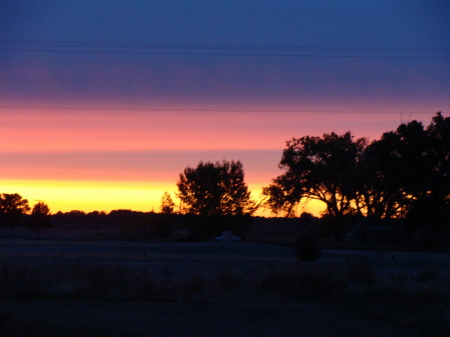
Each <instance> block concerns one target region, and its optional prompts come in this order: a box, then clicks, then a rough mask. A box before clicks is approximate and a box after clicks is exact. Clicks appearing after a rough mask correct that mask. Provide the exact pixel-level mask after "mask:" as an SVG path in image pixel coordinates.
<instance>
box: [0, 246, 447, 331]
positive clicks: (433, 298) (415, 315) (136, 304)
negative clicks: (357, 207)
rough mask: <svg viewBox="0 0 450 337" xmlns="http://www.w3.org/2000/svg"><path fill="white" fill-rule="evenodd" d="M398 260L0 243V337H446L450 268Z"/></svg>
mask: <svg viewBox="0 0 450 337" xmlns="http://www.w3.org/2000/svg"><path fill="white" fill-rule="evenodd" d="M393 254H395V256H394V258H391V255H386V257H385V258H383V259H380V258H378V259H377V256H376V255H375V253H374V252H372V251H356V252H355V251H354V252H349V251H323V252H322V256H321V258H320V259H319V261H317V262H314V263H300V262H297V261H296V260H295V258H294V255H293V251H292V249H291V248H286V247H280V246H275V245H267V244H258V243H225V244H224V243H213V242H204V243H146V242H121V241H97V242H83V241H81V242H80V241H71V240H65V241H62V240H44V239H40V240H36V239H23V238H22V239H21V238H15V239H8V238H2V239H0V299H1V304H2V305H1V309H0V334H1V335H2V336H8V335H11V336H14V335H17V336H20V335H25V334H26V335H28V336H33V334H32V333H34V332H33V331H41V332H42V333H41V334H39V335H46V336H56V335H58V334H57V331H59V332H61V331H64V329H66V330H67V331H68V333H67V334H66V333H64V335H66V336H173V333H174V330H173V329H175V330H177V329H178V330H177V331H178V334H181V335H183V336H188V335H189V333H186V329H191V330H190V331H192V334H191V335H192V336H194V335H196V336H198V335H216V336H221V335H222V336H229V335H230V334H231V335H242V336H244V335H246V336H247V335H253V334H254V333H253V332H256V331H259V333H258V335H260V336H275V335H277V336H278V335H284V336H299V335H300V336H302V335H303V336H315V335H321V336H327V335H328V336H352V335H353V336H357V335H358V336H359V335H361V334H364V335H365V336H404V335H405V334H406V333H407V335H412V336H413V335H424V336H447V335H448V333H449V332H450V319H449V318H450V317H449V315H450V310H449V307H448V303H449V302H450V290H449V289H450V287H449V286H450V275H449V270H448V265H450V264H449V263H450V256H449V255H448V254H427V253H404V252H403V253H402V252H393ZM212 312H216V313H217V315H212V314H211V313H212ZM87 313H90V314H87ZM105 313H108V314H107V315H106V316H105ZM194 313H195V314H194ZM108 315H109V316H108ZM114 315H117V316H114ZM110 316H112V317H116V318H114V319H112V320H111V321H112V322H114V324H112V325H111V324H109V323H107V321H106V318H105V317H110ZM74 317H84V319H83V320H81V321H80V319H75V318H74ZM261 318H263V319H262V320H261ZM261 321H263V322H264V323H261ZM170 322H171V323H170ZM169 326H170V327H169ZM221 327H222V330H221V332H220V333H218V332H217V331H216V333H213V332H214V331H215V330H216V329H221ZM369 327H370V328H369ZM368 328H369V329H368ZM21 329H25V330H21ZM27 329H28V330H27ZM61 329H62V330H61ZM171 329H172V330H171ZM252 329H253V331H252ZM363 330H364V331H366V330H367V331H369V332H367V331H366V332H363ZM20 331H22V332H23V331H28V332H27V333H25V334H24V333H21V332H20ZM52 331H56V332H55V333H54V334H52V333H53V332H52ZM149 331H153V334H149ZM195 331H197V332H198V333H199V334H195V333H194V332H195ZM239 331H241V332H239ZM158 333H159V334H158ZM368 333H369V334H368ZM59 335H61V334H59ZM36 336H37V335H36Z"/></svg>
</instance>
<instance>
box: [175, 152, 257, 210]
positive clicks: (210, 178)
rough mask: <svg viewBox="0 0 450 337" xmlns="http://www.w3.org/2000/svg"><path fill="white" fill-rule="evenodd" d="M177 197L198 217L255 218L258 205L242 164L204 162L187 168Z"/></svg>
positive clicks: (181, 179) (180, 180) (224, 161)
mask: <svg viewBox="0 0 450 337" xmlns="http://www.w3.org/2000/svg"><path fill="white" fill-rule="evenodd" d="M177 186H178V193H177V196H178V198H180V200H181V201H182V202H183V204H184V205H185V207H186V211H187V213H191V214H197V215H251V214H253V213H254V212H255V211H256V208H257V206H256V203H255V202H254V201H253V200H252V199H251V196H250V191H249V190H248V187H247V185H246V183H245V181H244V169H243V166H242V164H241V162H240V161H236V162H235V161H231V162H228V161H226V160H223V161H222V163H220V162H216V163H211V162H206V163H203V162H202V161H201V162H200V163H199V164H198V165H197V167H196V168H192V167H189V166H188V167H186V168H185V169H184V172H183V173H181V174H180V179H179V180H178V181H177Z"/></svg>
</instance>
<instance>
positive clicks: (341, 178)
mask: <svg viewBox="0 0 450 337" xmlns="http://www.w3.org/2000/svg"><path fill="white" fill-rule="evenodd" d="M449 156H450V117H443V115H442V113H440V112H439V113H437V114H436V115H435V116H434V117H433V118H432V120H431V123H430V124H429V125H428V126H426V127H425V126H423V124H422V123H421V122H418V121H415V120H413V121H410V122H408V123H402V124H400V125H399V126H398V128H397V129H396V130H395V131H389V132H385V133H383V135H382V136H381V138H380V139H378V140H374V141H369V140H368V139H366V138H358V139H355V137H354V136H353V135H352V134H351V132H346V133H344V134H342V135H338V134H336V133H334V132H332V133H326V134H324V135H322V136H304V137H301V138H293V139H291V140H289V141H287V142H286V148H285V149H284V150H283V153H282V158H281V161H280V163H279V167H280V169H281V170H282V171H283V173H282V174H280V175H279V176H277V177H276V178H274V179H273V180H272V182H271V183H270V184H269V185H268V186H266V187H263V191H262V201H260V202H259V203H258V202H256V201H255V199H253V198H252V196H251V193H250V191H249V189H248V185H247V184H246V182H245V175H244V169H243V165H242V163H241V162H240V161H231V162H229V161H226V160H223V161H222V162H215V163H212V162H202V161H201V162H199V164H198V165H197V166H196V167H190V166H188V167H186V168H185V169H184V171H183V172H182V173H181V174H180V175H179V179H178V180H177V183H176V184H177V187H178V191H177V192H176V194H175V195H176V197H177V198H178V199H179V200H180V208H179V212H178V213H180V214H186V215H198V216H213V217H216V218H217V217H236V216H238V217H248V216H251V215H253V214H254V213H255V211H256V210H257V209H258V208H260V207H262V208H266V209H269V210H270V211H271V212H272V213H273V214H274V215H283V216H286V217H292V216H295V212H294V210H295V209H296V206H297V205H298V204H299V203H301V202H303V201H307V200H312V199H314V200H319V201H321V202H322V203H324V205H325V211H324V212H323V214H322V217H323V218H328V219H329V220H330V222H332V223H333V227H334V229H335V236H336V239H338V240H340V239H342V237H343V234H344V229H343V223H344V220H345V219H346V218H348V217H360V218H372V219H375V220H382V219H404V220H405V221H406V222H407V223H408V224H409V226H411V227H418V226H423V225H426V226H428V227H433V228H439V229H441V228H449V227H450V177H449V174H450V158H449ZM0 196H1V197H0V222H1V223H2V224H5V223H8V222H9V223H12V222H14V218H16V219H17V216H18V214H26V213H27V212H29V210H30V209H29V207H28V204H27V202H26V200H24V199H21V197H20V196H19V195H17V194H14V195H8V194H1V195H0ZM11 198H12V199H14V200H15V201H14V202H13V203H12V204H11ZM11 205H13V206H11ZM37 205H38V204H37ZM37 205H35V208H36V206H37ZM44 205H45V204H44ZM45 206H46V205H45ZM42 207H43V205H42V203H41V205H40V206H39V207H38V208H40V210H39V209H38V210H36V211H35V210H34V209H33V212H34V213H36V214H41V213H45V212H46V211H47V210H46V209H42ZM47 209H48V206H47ZM33 212H32V214H33ZM160 212H161V213H163V214H172V213H174V212H175V202H174V201H173V199H172V197H171V195H170V194H169V193H168V192H165V193H164V194H163V196H162V198H161V208H160ZM48 213H49V212H48Z"/></svg>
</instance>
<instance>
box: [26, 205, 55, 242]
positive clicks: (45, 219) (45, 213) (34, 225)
mask: <svg viewBox="0 0 450 337" xmlns="http://www.w3.org/2000/svg"><path fill="white" fill-rule="evenodd" d="M51 223H52V218H51V214H50V208H49V207H48V205H47V204H46V203H45V202H43V201H39V202H38V203H37V204H35V205H34V207H33V210H32V211H31V215H30V219H29V227H30V228H31V229H32V230H34V231H36V232H37V233H38V234H40V233H41V229H42V228H47V227H51Z"/></svg>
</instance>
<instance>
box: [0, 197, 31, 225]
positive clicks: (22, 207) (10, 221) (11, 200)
mask: <svg viewBox="0 0 450 337" xmlns="http://www.w3.org/2000/svg"><path fill="white" fill-rule="evenodd" d="M29 211H30V206H28V200H27V199H23V198H22V196H21V195H20V194H17V193H13V194H8V193H1V194H0V226H16V225H18V224H19V223H20V221H21V218H22V215H24V214H27V213H28V212H29Z"/></svg>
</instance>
